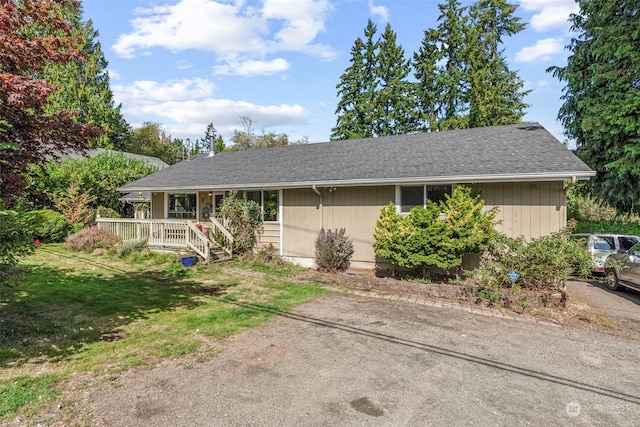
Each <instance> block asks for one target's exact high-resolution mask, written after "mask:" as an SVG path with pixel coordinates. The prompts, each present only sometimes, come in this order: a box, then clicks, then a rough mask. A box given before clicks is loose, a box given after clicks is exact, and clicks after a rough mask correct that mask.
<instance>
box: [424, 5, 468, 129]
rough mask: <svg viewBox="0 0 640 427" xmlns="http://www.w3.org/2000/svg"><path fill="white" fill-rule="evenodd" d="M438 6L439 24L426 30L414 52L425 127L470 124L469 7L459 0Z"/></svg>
mask: <svg viewBox="0 0 640 427" xmlns="http://www.w3.org/2000/svg"><path fill="white" fill-rule="evenodd" d="M438 8H439V9H440V17H439V18H438V22H439V24H438V26H437V27H436V28H435V29H428V30H426V31H425V32H424V37H423V39H422V44H421V46H420V49H419V50H418V52H416V53H415V54H414V55H413V67H414V69H415V73H414V75H415V77H416V80H417V81H418V82H417V89H416V90H417V94H418V99H419V108H420V113H421V116H422V117H421V118H422V126H421V128H422V129H423V130H444V129H457V128H463V127H466V120H465V115H464V113H465V110H466V104H465V97H464V91H465V88H466V87H467V84H466V80H465V67H466V58H465V53H466V51H465V46H466V38H467V33H468V29H467V18H466V17H465V15H464V13H465V11H466V7H461V5H460V2H459V1H458V0H447V3H443V4H439V5H438Z"/></svg>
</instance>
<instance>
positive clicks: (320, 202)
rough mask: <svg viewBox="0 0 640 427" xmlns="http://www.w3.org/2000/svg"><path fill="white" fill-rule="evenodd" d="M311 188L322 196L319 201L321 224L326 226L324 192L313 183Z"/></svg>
mask: <svg viewBox="0 0 640 427" xmlns="http://www.w3.org/2000/svg"><path fill="white" fill-rule="evenodd" d="M311 189H312V190H313V191H314V192H315V193H316V194H317V195H318V196H320V201H319V202H318V209H320V226H321V227H322V228H324V209H323V207H322V192H321V191H320V190H318V188H317V187H316V185H315V184H313V185H311Z"/></svg>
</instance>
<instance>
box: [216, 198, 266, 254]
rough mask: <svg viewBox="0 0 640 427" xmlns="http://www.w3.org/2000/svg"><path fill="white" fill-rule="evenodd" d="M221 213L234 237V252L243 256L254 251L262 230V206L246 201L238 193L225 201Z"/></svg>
mask: <svg viewBox="0 0 640 427" xmlns="http://www.w3.org/2000/svg"><path fill="white" fill-rule="evenodd" d="M220 212H221V213H222V215H224V217H225V219H226V221H227V223H226V225H227V228H228V230H229V232H230V233H231V234H232V235H233V239H234V241H233V250H234V252H235V253H237V254H239V255H242V254H245V253H246V252H249V251H251V250H253V248H254V246H255V245H256V242H257V240H258V237H257V234H258V231H259V230H260V229H261V228H262V212H261V211H260V205H259V204H257V203H256V202H254V201H253V200H244V199H241V198H239V197H238V195H237V193H236V192H231V193H230V194H229V196H227V197H226V198H225V199H224V202H222V206H221V207H220Z"/></svg>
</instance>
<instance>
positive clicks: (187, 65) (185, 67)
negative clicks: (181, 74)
mask: <svg viewBox="0 0 640 427" xmlns="http://www.w3.org/2000/svg"><path fill="white" fill-rule="evenodd" d="M191 67H192V65H191V63H189V61H185V60H184V59H181V60H180V61H178V63H177V64H176V68H177V69H178V70H188V69H189V68H191Z"/></svg>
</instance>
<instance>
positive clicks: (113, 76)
mask: <svg viewBox="0 0 640 427" xmlns="http://www.w3.org/2000/svg"><path fill="white" fill-rule="evenodd" d="M107 73H108V74H109V80H120V73H119V72H117V71H116V70H107Z"/></svg>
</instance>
